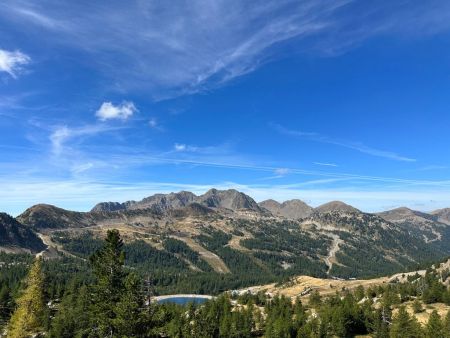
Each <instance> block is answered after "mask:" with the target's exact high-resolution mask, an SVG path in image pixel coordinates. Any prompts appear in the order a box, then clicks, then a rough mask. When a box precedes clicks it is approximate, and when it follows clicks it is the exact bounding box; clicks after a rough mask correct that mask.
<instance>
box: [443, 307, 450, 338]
mask: <svg viewBox="0 0 450 338" xmlns="http://www.w3.org/2000/svg"><path fill="white" fill-rule="evenodd" d="M443 324H444V325H443V330H444V337H445V338H450V310H449V311H448V312H447V315H446V316H445V319H444V323H443Z"/></svg>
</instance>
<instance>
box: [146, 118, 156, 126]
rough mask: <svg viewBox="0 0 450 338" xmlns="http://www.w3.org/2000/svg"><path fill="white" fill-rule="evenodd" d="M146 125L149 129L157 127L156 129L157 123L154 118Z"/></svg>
mask: <svg viewBox="0 0 450 338" xmlns="http://www.w3.org/2000/svg"><path fill="white" fill-rule="evenodd" d="M148 125H149V126H150V127H151V128H157V127H158V121H157V120H156V119H155V118H154V117H152V118H151V119H150V120H149V121H148Z"/></svg>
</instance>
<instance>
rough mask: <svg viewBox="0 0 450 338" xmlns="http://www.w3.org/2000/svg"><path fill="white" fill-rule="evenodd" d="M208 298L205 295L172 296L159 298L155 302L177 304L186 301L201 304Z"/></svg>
mask: <svg viewBox="0 0 450 338" xmlns="http://www.w3.org/2000/svg"><path fill="white" fill-rule="evenodd" d="M207 300H208V298H205V297H182V296H181V297H178V296H174V297H170V298H164V299H159V300H158V301H157V302H158V303H159V304H164V303H175V304H179V305H186V304H188V303H194V304H202V303H204V302H206V301H207Z"/></svg>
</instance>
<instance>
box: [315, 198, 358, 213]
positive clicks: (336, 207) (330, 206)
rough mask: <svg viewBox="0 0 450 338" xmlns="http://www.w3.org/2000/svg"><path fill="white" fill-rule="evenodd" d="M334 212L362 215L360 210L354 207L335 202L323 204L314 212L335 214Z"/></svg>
mask: <svg viewBox="0 0 450 338" xmlns="http://www.w3.org/2000/svg"><path fill="white" fill-rule="evenodd" d="M333 211H341V212H348V213H360V212H361V211H359V210H358V209H356V208H354V207H352V206H351V205H348V204H345V203H344V202H341V201H333V202H328V203H325V204H322V205H321V206H318V207H317V208H315V209H314V212H316V213H322V214H323V213H327V212H333Z"/></svg>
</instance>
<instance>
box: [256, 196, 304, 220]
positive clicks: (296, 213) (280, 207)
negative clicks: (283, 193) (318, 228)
mask: <svg viewBox="0 0 450 338" xmlns="http://www.w3.org/2000/svg"><path fill="white" fill-rule="evenodd" d="M259 206H260V207H263V208H265V209H267V210H269V211H270V212H271V213H272V214H273V215H274V216H281V217H285V218H288V219H301V218H306V217H309V216H310V215H311V213H312V212H313V208H312V207H310V206H309V205H308V204H306V203H305V202H303V201H301V200H298V199H293V200H289V201H285V202H283V203H279V202H277V201H275V200H272V199H270V200H266V201H263V202H261V203H259Z"/></svg>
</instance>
